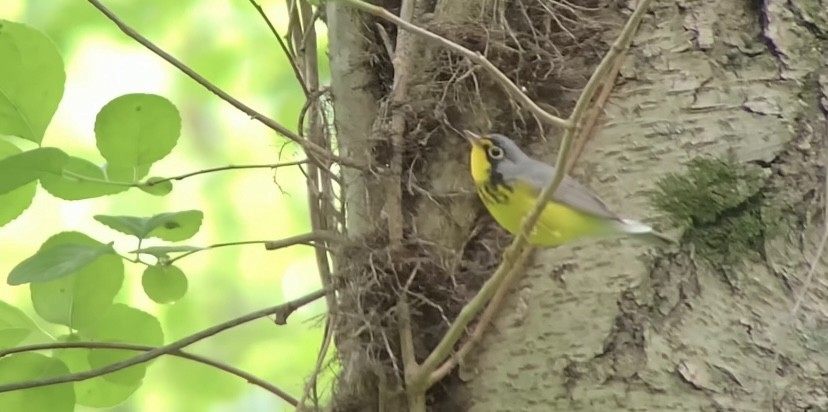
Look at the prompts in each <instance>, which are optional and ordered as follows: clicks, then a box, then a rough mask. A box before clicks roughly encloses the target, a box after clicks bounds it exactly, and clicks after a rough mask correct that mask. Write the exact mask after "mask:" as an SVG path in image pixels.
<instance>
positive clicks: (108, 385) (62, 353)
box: [54, 334, 142, 408]
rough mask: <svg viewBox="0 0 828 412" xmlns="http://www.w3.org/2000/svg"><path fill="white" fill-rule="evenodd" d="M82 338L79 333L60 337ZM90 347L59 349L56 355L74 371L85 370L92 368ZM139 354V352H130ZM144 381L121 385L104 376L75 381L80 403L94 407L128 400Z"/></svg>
mask: <svg viewBox="0 0 828 412" xmlns="http://www.w3.org/2000/svg"><path fill="white" fill-rule="evenodd" d="M72 340H74V341H77V340H81V337H79V336H78V335H77V334H75V335H66V336H62V337H60V338H58V341H60V342H67V341H72ZM90 352H91V351H90V350H89V349H84V348H70V349H57V350H55V351H54V357H55V358H56V359H60V360H61V361H62V362H63V363H65V364H66V366H68V367H69V370H70V371H71V372H72V373H78V372H84V371H88V370H90V369H92V366H91V365H90V364H89V355H90ZM130 353H132V354H133V355H137V354H138V353H139V352H130ZM141 383H142V382H140V381H139V382H136V383H133V384H131V385H121V384H119V383H113V382H110V381H108V380H107V379H105V378H104V377H103V376H99V377H97V378H92V379H87V380H84V381H79V382H75V396H76V397H77V403H78V404H79V405H84V406H89V407H92V408H109V407H112V406H115V405H118V404H120V403H122V402H123V401H125V400H127V399H128V398H129V396H130V395H132V394H133V393H134V392H135V391H136V390H137V389H138V388H139V387H141Z"/></svg>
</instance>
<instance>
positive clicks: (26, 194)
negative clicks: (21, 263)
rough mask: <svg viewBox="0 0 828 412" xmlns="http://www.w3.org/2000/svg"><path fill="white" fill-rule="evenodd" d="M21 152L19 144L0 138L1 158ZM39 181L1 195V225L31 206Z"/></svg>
mask: <svg viewBox="0 0 828 412" xmlns="http://www.w3.org/2000/svg"><path fill="white" fill-rule="evenodd" d="M18 153H20V149H18V148H17V146H15V145H13V144H12V143H9V142H7V141H5V140H0V159H4V158H6V157H9V156H12V155H16V154H18ZM35 190H37V183H35V182H29V183H26V184H25V185H23V186H20V187H18V188H16V189H12V190H11V191H10V192H7V193H4V194H2V195H0V205H3V207H0V226H3V225H5V224H6V223H9V222H11V221H12V220H14V219H16V218H17V217H18V216H20V215H21V214H22V213H23V211H25V210H26V209H28V208H29V206H30V205H31V204H32V200H33V199H34V195H35Z"/></svg>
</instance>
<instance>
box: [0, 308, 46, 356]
mask: <svg viewBox="0 0 828 412" xmlns="http://www.w3.org/2000/svg"><path fill="white" fill-rule="evenodd" d="M36 330H37V327H36V326H35V324H34V322H32V320H31V319H29V317H28V316H26V314H25V313H23V311H22V310H20V309H18V308H16V307H14V306H12V305H10V304H8V303H6V302H3V301H1V300H0V349H6V348H12V347H14V346H17V344H18V343H20V342H23V340H24V339H26V338H27V337H28V336H29V335H30V334H31V333H32V332H34V331H36Z"/></svg>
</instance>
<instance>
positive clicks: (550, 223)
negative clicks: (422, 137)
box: [463, 130, 674, 246]
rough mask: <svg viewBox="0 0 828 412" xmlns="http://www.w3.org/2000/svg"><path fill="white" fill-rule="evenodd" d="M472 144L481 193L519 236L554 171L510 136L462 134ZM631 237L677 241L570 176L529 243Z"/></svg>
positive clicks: (505, 225)
mask: <svg viewBox="0 0 828 412" xmlns="http://www.w3.org/2000/svg"><path fill="white" fill-rule="evenodd" d="M463 134H464V136H465V137H466V140H468V141H469V143H470V144H471V174H472V177H473V178H474V183H475V186H477V193H478V195H480V199H481V200H482V201H483V204H484V205H486V209H488V210H489V213H491V215H492V217H494V219H495V220H496V221H497V223H498V224H500V226H502V227H503V228H504V229H506V230H507V231H509V232H510V233H511V234H513V235H516V234H517V233H518V232H519V231H520V225H521V221H522V220H523V218H524V217H525V216H526V215H528V214H529V213H530V212H531V210H532V208H533V207H534V205H535V200H536V199H537V197H538V195H540V192H541V191H542V190H543V188H544V187H545V186H546V185H547V184H549V182H550V181H552V176H553V175H554V174H555V168H554V167H552V166H550V165H548V164H546V163H543V162H540V161H538V160H535V159H532V158H531V157H529V156H527V155H526V154H525V153H523V151H522V150H520V148H519V147H518V146H517V144H515V142H513V141H512V140H511V139H509V138H508V137H506V136H503V135H501V134H494V133H492V134H487V135H483V136H480V135H477V134H475V133H472V132H470V131H468V130H465V131H463ZM614 235H633V236H637V237H643V238H646V239H647V240H653V241H657V242H658V243H665V242H666V243H673V242H674V241H673V240H672V239H670V238H668V237H666V236H664V235H662V234H659V233H658V232H655V231H654V230H653V228H651V227H650V226H647V225H645V224H643V223H640V222H636V221H634V220H628V219H622V218H620V217H618V216H617V215H616V214H615V213H613V212H612V211H610V210H609V209H608V208H607V206H606V205H605V204H604V202H603V201H601V199H600V198H598V196H597V195H596V194H595V193H593V192H592V191H591V190H589V189H588V188H586V187H585V186H583V185H581V184H580V183H578V182H576V181H575V180H574V179H572V178H570V177H568V176H566V177H564V179H563V181H562V182H561V184H560V186H558V188H557V189H556V190H555V194H554V195H553V196H552V200H551V201H549V203H547V204H546V206H545V207H544V208H543V211H542V212H541V214H540V217H539V218H538V222H537V224H536V225H535V227H534V230H533V231H532V233H531V234H530V235H529V243H530V244H533V245H536V246H558V245H561V244H564V243H567V242H571V241H573V240H576V239H580V238H584V237H606V236H614Z"/></svg>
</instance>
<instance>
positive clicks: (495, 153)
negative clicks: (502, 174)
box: [489, 146, 503, 160]
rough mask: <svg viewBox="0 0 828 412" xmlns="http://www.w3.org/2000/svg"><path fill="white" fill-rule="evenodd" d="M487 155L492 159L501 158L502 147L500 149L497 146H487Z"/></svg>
mask: <svg viewBox="0 0 828 412" xmlns="http://www.w3.org/2000/svg"><path fill="white" fill-rule="evenodd" d="M489 157H491V158H492V159H495V160H498V159H502V158H503V149H501V148H499V147H497V146H492V147H490V148H489Z"/></svg>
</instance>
